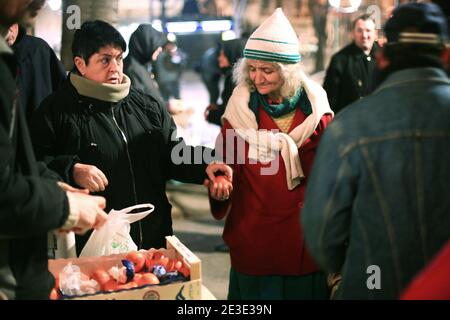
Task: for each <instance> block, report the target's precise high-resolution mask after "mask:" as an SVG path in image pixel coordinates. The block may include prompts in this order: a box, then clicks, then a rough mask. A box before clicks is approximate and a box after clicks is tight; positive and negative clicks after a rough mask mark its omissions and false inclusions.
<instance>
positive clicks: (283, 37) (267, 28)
mask: <svg viewBox="0 0 450 320" xmlns="http://www.w3.org/2000/svg"><path fill="white" fill-rule="evenodd" d="M244 57H245V58H248V59H254V60H263V61H270V62H281V63H297V62H299V61H300V60H301V57H300V53H299V42H298V38H297V35H296V33H295V31H294V29H293V28H292V25H291V24H290V23H289V20H288V19H287V18H286V16H285V15H284V13H283V11H282V10H281V8H277V9H276V10H275V12H274V13H273V14H272V15H271V16H270V17H269V18H267V19H266V20H265V21H264V22H263V23H262V24H261V25H260V26H259V27H258V29H256V30H255V32H253V34H252V35H251V36H250V38H249V39H248V41H247V44H246V45H245V49H244Z"/></svg>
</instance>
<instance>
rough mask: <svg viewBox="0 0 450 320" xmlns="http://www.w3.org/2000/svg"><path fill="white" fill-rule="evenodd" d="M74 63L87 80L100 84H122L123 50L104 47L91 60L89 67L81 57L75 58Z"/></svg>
mask: <svg viewBox="0 0 450 320" xmlns="http://www.w3.org/2000/svg"><path fill="white" fill-rule="evenodd" d="M74 62H75V65H76V66H77V68H78V71H80V73H81V75H82V76H83V77H85V78H86V79H89V80H93V81H96V82H100V83H109V84H120V83H122V80H123V52H122V49H121V48H116V47H112V46H106V47H103V48H101V49H100V50H99V51H98V52H97V53H94V54H93V55H92V56H91V57H90V58H89V63H88V64H87V65H86V63H85V61H84V59H83V58H81V57H75V59H74Z"/></svg>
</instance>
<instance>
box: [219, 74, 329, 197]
mask: <svg viewBox="0 0 450 320" xmlns="http://www.w3.org/2000/svg"><path fill="white" fill-rule="evenodd" d="M301 82H302V87H303V88H304V89H305V91H306V94H307V96H308V99H309V101H310V102H311V106H312V113H311V114H310V115H309V116H308V117H307V118H306V119H305V121H303V122H302V123H301V124H300V125H299V126H297V127H296V128H295V129H294V130H292V131H291V132H290V133H289V134H285V133H281V132H279V133H273V132H272V131H267V130H258V124H257V122H256V117H255V114H254V113H253V112H252V111H251V110H250V108H249V107H248V104H249V102H250V92H249V89H248V87H246V86H237V87H236V88H235V89H234V91H233V94H232V96H231V97H230V100H229V101H228V104H227V107H226V109H225V114H224V115H223V118H224V119H226V120H227V121H228V122H229V123H230V125H231V126H232V127H233V128H234V129H235V131H236V133H237V134H238V135H239V136H240V137H241V138H243V139H244V140H245V141H247V142H248V144H249V153H248V157H249V158H250V159H253V160H257V161H260V162H262V163H266V162H269V161H273V160H274V159H275V157H276V155H277V152H278V151H279V152H280V153H281V157H282V158H283V161H284V165H285V167H286V180H287V186H288V189H289V190H292V189H294V188H295V187H296V186H298V185H299V184H300V181H301V180H302V179H303V178H304V177H305V175H304V174H303V169H302V166H301V164H300V157H299V154H298V148H300V146H302V145H303V143H304V142H305V141H306V139H308V138H309V137H310V136H311V135H312V134H313V133H314V131H315V130H316V128H317V125H318V124H319V122H320V119H321V118H322V117H323V115H325V114H331V115H332V116H334V113H333V111H332V110H331V108H330V105H329V103H328V99H327V94H326V92H325V90H323V89H322V87H321V86H320V85H319V84H317V83H316V82H314V81H312V80H310V79H308V78H307V76H306V75H305V74H304V73H301Z"/></svg>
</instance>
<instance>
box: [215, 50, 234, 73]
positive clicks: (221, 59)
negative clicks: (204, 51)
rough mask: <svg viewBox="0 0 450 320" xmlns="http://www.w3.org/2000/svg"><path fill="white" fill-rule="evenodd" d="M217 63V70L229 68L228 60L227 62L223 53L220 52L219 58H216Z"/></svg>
mask: <svg viewBox="0 0 450 320" xmlns="http://www.w3.org/2000/svg"><path fill="white" fill-rule="evenodd" d="M217 61H218V63H219V68H221V69H223V68H228V67H230V66H231V64H230V60H228V58H227V56H226V55H225V51H223V49H222V50H220V53H219V56H218V57H217Z"/></svg>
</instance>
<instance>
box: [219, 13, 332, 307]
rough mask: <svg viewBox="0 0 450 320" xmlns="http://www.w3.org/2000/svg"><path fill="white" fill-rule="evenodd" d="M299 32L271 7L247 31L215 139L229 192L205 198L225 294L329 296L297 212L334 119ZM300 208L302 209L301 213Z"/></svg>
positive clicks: (233, 296)
mask: <svg viewBox="0 0 450 320" xmlns="http://www.w3.org/2000/svg"><path fill="white" fill-rule="evenodd" d="M300 60H301V57H300V54H299V42H298V37H297V35H296V33H295V31H294V29H293V28H292V26H291V24H290V23H289V21H288V20H287V18H286V16H285V15H284V13H283V11H282V10H281V9H280V8H278V9H276V11H275V12H274V13H273V14H272V15H271V16H270V17H269V18H267V19H266V20H265V21H264V22H263V23H262V24H261V25H260V26H259V28H258V29H256V31H255V32H254V33H253V34H252V35H251V36H250V38H249V39H248V41H247V43H246V45H245V49H244V58H243V59H241V60H240V61H239V62H238V63H237V64H236V65H235V67H234V72H233V73H234V75H235V79H236V83H237V86H236V88H235V89H234V91H233V94H232V95H231V97H230V99H229V101H228V104H227V108H226V110H225V113H224V116H223V127H222V132H221V135H220V136H219V137H218V139H217V143H216V156H217V159H218V161H224V162H225V163H227V164H229V165H230V166H231V167H232V168H233V172H234V176H233V180H232V181H233V190H234V191H233V192H232V194H231V196H230V197H229V198H228V197H225V198H224V199H223V200H222V201H218V200H215V199H210V206H211V211H212V214H213V216H214V217H215V218H216V219H223V218H225V217H226V222H225V229H224V232H223V239H224V241H225V243H226V244H227V245H228V246H229V248H230V257H231V270H230V278H229V289H228V298H229V299H232V300H234V299H327V298H328V297H329V294H328V288H327V282H326V276H325V274H323V273H322V272H320V270H319V268H318V266H317V265H316V263H315V262H314V260H313V259H312V258H311V256H310V255H309V253H308V250H307V249H306V246H305V243H304V239H303V231H302V227H301V225H300V220H299V210H301V208H302V206H303V201H304V200H305V197H304V192H305V187H306V185H307V182H308V178H309V173H310V170H311V166H312V164H313V161H314V155H315V152H316V148H317V145H318V143H319V140H320V137H321V135H322V133H323V131H324V130H325V128H326V127H327V125H328V123H329V122H330V121H331V120H332V117H333V112H332V110H331V109H330V106H329V104H328V100H327V97H326V93H325V91H324V90H323V89H322V87H321V86H320V85H319V84H317V83H315V82H313V81H312V80H310V79H309V78H308V77H307V76H306V75H305V74H304V73H303V72H302V70H301V64H300ZM300 215H301V214H300Z"/></svg>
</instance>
